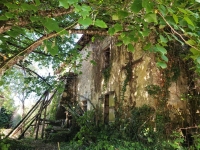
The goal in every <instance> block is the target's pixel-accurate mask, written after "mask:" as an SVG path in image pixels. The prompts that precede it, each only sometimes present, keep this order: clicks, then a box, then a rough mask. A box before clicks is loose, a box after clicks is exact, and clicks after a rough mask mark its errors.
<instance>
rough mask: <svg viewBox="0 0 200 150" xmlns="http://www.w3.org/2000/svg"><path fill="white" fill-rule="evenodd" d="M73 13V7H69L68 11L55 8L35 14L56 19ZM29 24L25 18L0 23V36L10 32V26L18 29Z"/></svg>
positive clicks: (29, 21)
mask: <svg viewBox="0 0 200 150" xmlns="http://www.w3.org/2000/svg"><path fill="white" fill-rule="evenodd" d="M73 11H74V8H73V7H70V8H69V9H64V8H56V9H53V10H45V11H38V12H37V14H38V16H42V17H52V18H53V17H58V16H62V15H66V14H70V13H72V12H73ZM30 23H31V20H29V19H27V18H25V17H24V18H23V17H20V18H18V21H17V22H16V21H15V20H9V21H5V22H2V23H1V26H0V34H2V33H4V32H6V31H8V30H10V29H11V28H12V26H19V27H24V26H26V25H28V24H30Z"/></svg>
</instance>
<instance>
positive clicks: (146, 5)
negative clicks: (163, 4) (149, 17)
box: [142, 0, 154, 13]
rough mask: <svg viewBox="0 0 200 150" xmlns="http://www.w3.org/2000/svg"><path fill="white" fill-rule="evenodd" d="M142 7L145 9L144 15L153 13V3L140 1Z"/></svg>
mask: <svg viewBox="0 0 200 150" xmlns="http://www.w3.org/2000/svg"><path fill="white" fill-rule="evenodd" d="M142 6H143V7H144V8H145V10H146V13H149V12H153V7H154V3H153V2H151V1H148V0H143V1H142Z"/></svg>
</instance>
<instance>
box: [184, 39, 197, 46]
mask: <svg viewBox="0 0 200 150" xmlns="http://www.w3.org/2000/svg"><path fill="white" fill-rule="evenodd" d="M186 44H188V45H196V42H195V41H194V40H188V41H186Z"/></svg>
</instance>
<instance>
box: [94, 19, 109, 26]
mask: <svg viewBox="0 0 200 150" xmlns="http://www.w3.org/2000/svg"><path fill="white" fill-rule="evenodd" d="M94 25H95V26H97V27H100V28H107V24H106V23H105V22H104V21H103V20H99V19H97V20H96V21H95V23H94Z"/></svg>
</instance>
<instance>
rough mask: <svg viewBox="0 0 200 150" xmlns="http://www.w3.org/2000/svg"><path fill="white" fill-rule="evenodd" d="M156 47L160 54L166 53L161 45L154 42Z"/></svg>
mask: <svg viewBox="0 0 200 150" xmlns="http://www.w3.org/2000/svg"><path fill="white" fill-rule="evenodd" d="M156 49H157V52H160V53H161V54H162V55H165V54H167V50H166V49H165V48H164V47H163V46H160V45H159V44H156Z"/></svg>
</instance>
